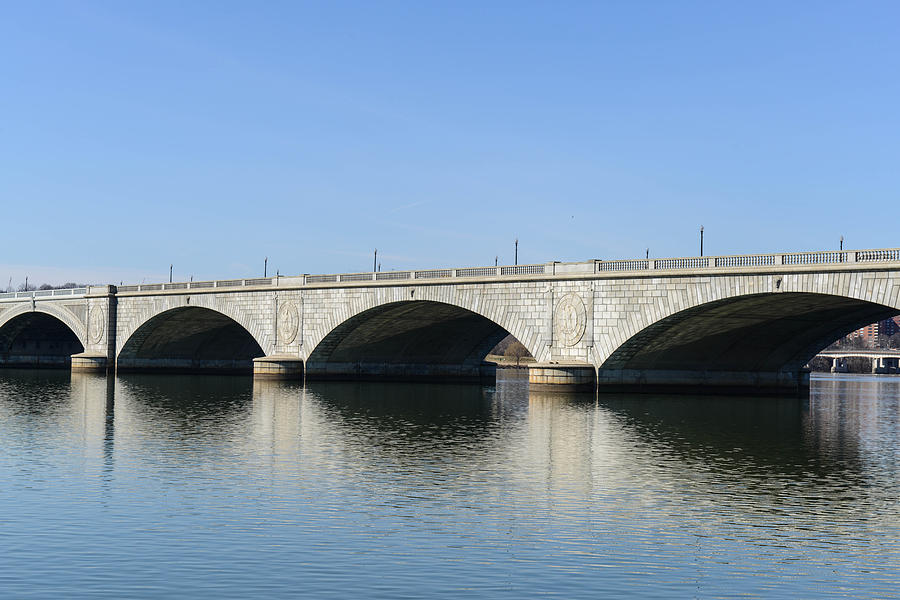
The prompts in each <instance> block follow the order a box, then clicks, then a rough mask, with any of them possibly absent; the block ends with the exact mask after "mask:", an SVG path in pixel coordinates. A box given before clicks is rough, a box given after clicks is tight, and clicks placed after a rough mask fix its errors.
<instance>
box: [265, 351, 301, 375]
mask: <svg viewBox="0 0 900 600" xmlns="http://www.w3.org/2000/svg"><path fill="white" fill-rule="evenodd" d="M253 378H254V379H269V380H292V379H303V359H301V358H298V357H296V356H285V355H272V356H261V357H259V358H254V359H253Z"/></svg>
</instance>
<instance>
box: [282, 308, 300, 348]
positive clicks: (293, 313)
mask: <svg viewBox="0 0 900 600" xmlns="http://www.w3.org/2000/svg"><path fill="white" fill-rule="evenodd" d="M299 325H300V315H299V313H298V312H297V305H296V304H294V303H293V302H285V303H284V304H282V305H281V306H280V307H279V308H278V342H279V343H281V344H290V343H291V342H293V341H294V338H296V337H297V328H298V326H299Z"/></svg>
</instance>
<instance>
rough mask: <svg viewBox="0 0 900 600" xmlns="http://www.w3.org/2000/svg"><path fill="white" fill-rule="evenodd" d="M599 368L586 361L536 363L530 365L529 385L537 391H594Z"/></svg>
mask: <svg viewBox="0 0 900 600" xmlns="http://www.w3.org/2000/svg"><path fill="white" fill-rule="evenodd" d="M596 385H597V370H596V369H595V368H594V366H593V365H590V364H585V363H534V364H531V365H529V366H528V387H529V388H530V389H532V390H536V391H559V392H569V391H571V392H576V391H591V392H592V391H594V389H595V388H596Z"/></svg>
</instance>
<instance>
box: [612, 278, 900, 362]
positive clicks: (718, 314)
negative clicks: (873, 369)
mask: <svg viewBox="0 0 900 600" xmlns="http://www.w3.org/2000/svg"><path fill="white" fill-rule="evenodd" d="M898 312H900V311H897V310H896V309H894V308H891V307H888V306H883V305H880V304H875V303H872V302H867V301H864V300H857V299H853V298H847V297H844V296H834V295H828V294H815V293H808V292H793V293H783V294H752V295H746V296H736V297H731V298H725V299H720V300H714V301H711V302H707V303H704V304H700V305H697V306H694V307H691V308H687V309H684V310H681V311H679V312H677V313H674V314H672V315H669V316H666V317H664V318H662V319H659V320H658V321H656V322H654V323H652V324H650V325H648V326H647V327H645V328H644V329H642V330H640V331H639V332H638V333H637V334H635V335H633V336H632V337H630V338H629V339H627V340H626V341H625V342H623V343H622V344H621V345H620V346H619V347H618V348H616V350H615V351H614V352H613V353H612V354H611V355H610V356H609V357H608V358H607V359H606V360H605V361H604V362H603V363H602V364H601V365H600V368H601V369H620V370H622V369H624V370H632V371H634V370H639V371H659V370H665V371H687V370H697V369H698V367H700V368H702V369H703V370H706V371H731V372H739V371H745V372H779V371H798V370H799V369H801V368H802V367H803V365H805V364H806V363H807V362H809V359H810V358H812V357H813V356H814V355H815V354H816V353H817V352H818V351H819V350H821V349H822V348H824V347H826V346H827V345H829V344H830V343H831V342H833V341H835V340H836V339H838V338H840V337H842V336H844V335H846V334H847V333H850V332H851V331H854V330H855V329H858V328H859V327H862V326H864V325H867V324H869V323H872V322H874V321H878V320H880V319H884V318H888V317H891V316H893V315H895V314H897V313H898Z"/></svg>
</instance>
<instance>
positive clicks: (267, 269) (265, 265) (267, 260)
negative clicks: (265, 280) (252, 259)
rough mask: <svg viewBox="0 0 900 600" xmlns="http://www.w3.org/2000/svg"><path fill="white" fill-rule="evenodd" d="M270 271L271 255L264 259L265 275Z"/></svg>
mask: <svg viewBox="0 0 900 600" xmlns="http://www.w3.org/2000/svg"><path fill="white" fill-rule="evenodd" d="M268 273H269V257H268V256H267V257H265V258H264V259H263V277H265V276H266V275H267V274H268Z"/></svg>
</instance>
